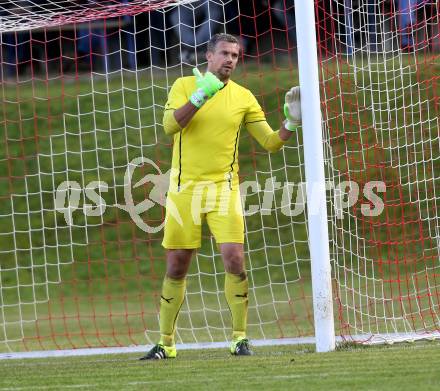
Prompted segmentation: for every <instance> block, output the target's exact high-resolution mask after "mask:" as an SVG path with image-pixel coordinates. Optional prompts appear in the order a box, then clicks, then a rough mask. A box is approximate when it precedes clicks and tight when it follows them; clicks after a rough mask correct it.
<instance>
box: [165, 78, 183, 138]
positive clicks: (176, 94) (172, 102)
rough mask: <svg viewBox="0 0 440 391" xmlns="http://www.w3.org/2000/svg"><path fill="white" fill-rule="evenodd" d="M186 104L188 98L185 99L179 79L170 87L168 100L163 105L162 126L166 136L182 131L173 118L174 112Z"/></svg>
mask: <svg viewBox="0 0 440 391" xmlns="http://www.w3.org/2000/svg"><path fill="white" fill-rule="evenodd" d="M186 102H188V98H187V97H186V92H185V88H184V84H183V82H182V79H181V78H179V79H177V80H176V81H175V82H174V84H173V85H172V86H171V90H170V92H169V94H168V100H167V102H166V103H165V111H164V114H163V119H162V124H163V128H164V130H165V133H166V134H167V135H172V134H175V133H177V132H180V131H181V130H182V128H181V127H180V125H179V124H178V123H177V121H176V119H175V118H174V111H175V110H176V109H178V108H180V107H182V106H183V105H184V104H185V103H186Z"/></svg>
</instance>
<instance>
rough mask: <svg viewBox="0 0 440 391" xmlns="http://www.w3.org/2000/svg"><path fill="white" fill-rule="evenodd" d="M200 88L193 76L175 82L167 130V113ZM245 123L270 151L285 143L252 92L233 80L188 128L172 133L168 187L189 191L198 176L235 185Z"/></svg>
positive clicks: (171, 95)
mask: <svg viewBox="0 0 440 391" xmlns="http://www.w3.org/2000/svg"><path fill="white" fill-rule="evenodd" d="M196 89H197V88H196V79H195V77H194V76H188V77H181V78H178V79H177V80H176V81H175V82H174V84H173V86H172V87H171V90H170V93H169V95H168V101H167V102H166V105H165V115H164V127H165V131H167V128H166V126H167V125H166V122H167V120H166V118H167V115H168V116H170V115H174V111H175V110H176V109H178V108H180V107H182V106H183V105H184V104H186V103H187V102H188V100H189V98H190V96H191V94H192V93H193V92H194V91H195V90H196ZM168 118H169V117H168ZM174 121H175V120H174ZM242 125H245V127H246V128H247V129H248V131H249V132H250V133H251V134H252V135H253V136H254V137H255V138H256V139H257V141H258V142H259V143H260V144H261V145H262V146H263V147H264V148H266V149H268V150H269V151H276V150H278V149H280V148H281V146H282V145H283V144H284V143H283V141H282V140H281V139H280V137H279V135H278V132H274V131H273V130H272V129H271V128H270V126H269V125H268V124H267V122H266V117H265V114H264V112H263V110H262V108H261V106H260V105H259V104H258V102H257V100H256V98H255V97H254V95H253V94H252V93H251V92H250V91H249V90H248V89H246V88H244V87H242V86H240V85H239V84H237V83H235V82H234V81H232V80H229V81H228V83H227V84H226V85H225V86H224V87H223V88H222V89H221V90H220V91H219V92H217V93H216V94H215V95H214V96H213V97H212V98H211V99H208V101H207V102H206V103H205V104H204V105H203V106H202V107H201V108H200V109H199V110H198V111H197V113H196V114H195V115H194V117H193V118H192V119H191V121H190V122H189V123H188V125H187V126H186V127H185V128H184V129H182V130H181V131H179V132H176V133H174V145H173V157H172V174H171V178H170V190H173V191H184V192H187V191H191V190H192V189H193V188H194V186H195V185H197V183H200V182H213V183H216V184H219V183H222V182H226V181H227V182H228V183H229V186H230V188H231V189H236V188H237V187H238V183H239V182H238V156H237V155H238V142H239V136H240V129H241V127H242ZM167 133H168V132H167Z"/></svg>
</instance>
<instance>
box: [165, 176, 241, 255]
mask: <svg viewBox="0 0 440 391" xmlns="http://www.w3.org/2000/svg"><path fill="white" fill-rule="evenodd" d="M205 219H206V221H207V223H208V226H209V229H210V231H211V233H212V235H213V236H214V238H215V240H216V242H217V243H244V222H243V209H242V206H241V200H240V191H239V190H230V189H229V188H228V187H225V186H219V185H215V184H213V183H211V184H207V185H206V186H202V187H198V188H197V189H195V190H192V191H191V192H168V196H167V203H166V216H165V228H164V238H163V241H162V246H163V247H165V248H167V249H186V248H188V249H191V248H199V247H201V241H202V223H203V221H204V220H205Z"/></svg>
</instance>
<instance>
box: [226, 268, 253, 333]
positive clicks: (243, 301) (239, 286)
mask: <svg viewBox="0 0 440 391" xmlns="http://www.w3.org/2000/svg"><path fill="white" fill-rule="evenodd" d="M248 290H249V284H248V279H247V277H246V275H245V274H243V275H236V274H231V273H228V272H226V276H225V296H226V301H227V303H228V305H229V309H230V310H231V315H232V339H233V340H239V339H242V338H244V337H246V326H247V311H248Z"/></svg>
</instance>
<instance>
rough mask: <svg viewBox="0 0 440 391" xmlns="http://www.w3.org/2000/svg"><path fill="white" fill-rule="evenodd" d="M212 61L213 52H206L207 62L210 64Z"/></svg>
mask: <svg viewBox="0 0 440 391" xmlns="http://www.w3.org/2000/svg"><path fill="white" fill-rule="evenodd" d="M211 59H212V52H210V51H208V52H206V60H207V61H208V63H209V62H211Z"/></svg>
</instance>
